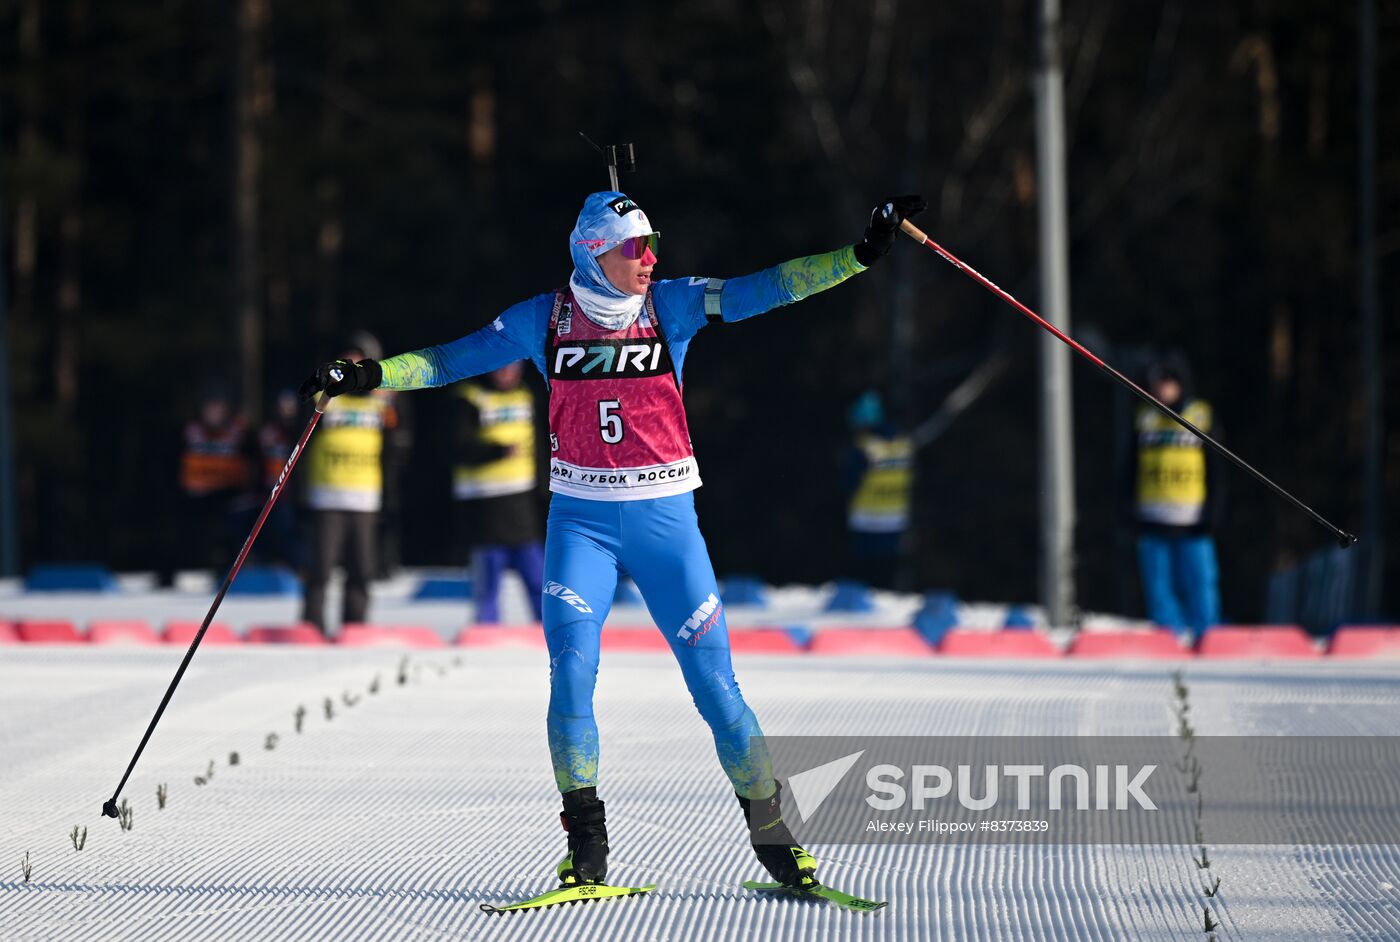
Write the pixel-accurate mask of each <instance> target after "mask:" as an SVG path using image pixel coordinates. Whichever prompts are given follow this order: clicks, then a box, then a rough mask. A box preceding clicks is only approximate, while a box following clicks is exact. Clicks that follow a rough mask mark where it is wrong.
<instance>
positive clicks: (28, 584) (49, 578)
mask: <svg viewBox="0 0 1400 942" xmlns="http://www.w3.org/2000/svg"><path fill="white" fill-rule="evenodd" d="M24 588H25V591H27V592H114V591H116V588H117V580H116V579H114V578H113V577H112V571H111V570H110V569H108V568H107V567H106V566H103V565H101V564H100V563H40V564H39V565H37V566H34V567H33V568H31V569H30V570H29V575H27V576H26V577H25V579H24Z"/></svg>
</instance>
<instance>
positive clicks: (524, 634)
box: [457, 625, 545, 650]
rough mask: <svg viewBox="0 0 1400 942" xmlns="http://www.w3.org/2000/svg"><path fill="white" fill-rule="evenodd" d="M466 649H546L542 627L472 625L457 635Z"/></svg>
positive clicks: (458, 641)
mask: <svg viewBox="0 0 1400 942" xmlns="http://www.w3.org/2000/svg"><path fill="white" fill-rule="evenodd" d="M457 644H458V646H460V647H464V648H538V649H541V650H542V649H543V648H544V646H545V645H544V627H543V626H541V625H472V626H471V627H468V628H464V629H462V632H461V634H459V635H457Z"/></svg>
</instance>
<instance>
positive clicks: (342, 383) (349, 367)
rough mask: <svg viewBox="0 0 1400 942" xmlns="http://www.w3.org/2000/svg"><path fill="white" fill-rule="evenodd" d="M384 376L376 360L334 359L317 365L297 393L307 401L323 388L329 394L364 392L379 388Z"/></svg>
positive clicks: (303, 400)
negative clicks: (352, 361) (353, 360)
mask: <svg viewBox="0 0 1400 942" xmlns="http://www.w3.org/2000/svg"><path fill="white" fill-rule="evenodd" d="M382 378H383V374H382V373H381V372H380V369H379V363H378V361H376V360H361V361H360V362H359V363H351V362H350V361H349V360H332V361H331V362H329V363H322V364H321V365H320V366H318V367H316V372H314V373H312V374H311V376H310V377H308V378H307V380H306V382H304V383H302V384H301V388H300V389H298V390H297V395H298V396H299V397H300V398H301V401H302V402H306V401H307V400H308V399H310V398H311V397H312V396H314V395H316V394H317V393H318V392H321V391H322V390H325V393H326V395H328V396H340V395H344V394H345V393H351V392H363V391H365V390H368V389H377V388H378V387H379V381H380V380H381V379H382Z"/></svg>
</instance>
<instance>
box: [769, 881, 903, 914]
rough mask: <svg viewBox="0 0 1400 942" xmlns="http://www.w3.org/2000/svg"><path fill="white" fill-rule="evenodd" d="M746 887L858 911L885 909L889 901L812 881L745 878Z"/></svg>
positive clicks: (871, 911) (868, 911)
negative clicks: (797, 883)
mask: <svg viewBox="0 0 1400 942" xmlns="http://www.w3.org/2000/svg"><path fill="white" fill-rule="evenodd" d="M744 889H746V890H757V891H759V892H760V893H773V894H777V895H782V896H796V897H799V898H804V899H811V900H823V901H825V902H828V903H831V904H832V905H833V906H840V907H841V908H842V909H849V910H851V911H852V912H858V913H873V912H874V911H875V910H877V909H884V908H885V906H886V905H888V904H887V903H884V902H881V901H879V900H873V899H861V898H860V897H859V896H852V895H851V894H849V893H842V892H841V891H840V890H833V889H832V888H831V887H829V886H823V885H822V884H820V883H817V882H812V883H811V884H809V885H807V886H800V887H799V886H788V885H787V884H786V883H760V882H758V881H757V880H745V881H744Z"/></svg>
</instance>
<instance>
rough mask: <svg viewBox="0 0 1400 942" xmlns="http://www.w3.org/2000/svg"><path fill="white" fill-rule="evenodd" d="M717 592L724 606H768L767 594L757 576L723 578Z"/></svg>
mask: <svg viewBox="0 0 1400 942" xmlns="http://www.w3.org/2000/svg"><path fill="white" fill-rule="evenodd" d="M719 592H720V597H721V598H723V599H724V604H725V605H767V604H768V592H767V590H766V588H765V586H764V585H763V580H762V579H760V578H758V577H757V576H743V575H739V576H725V577H724V581H723V582H722V583H721V588H720V590H719Z"/></svg>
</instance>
